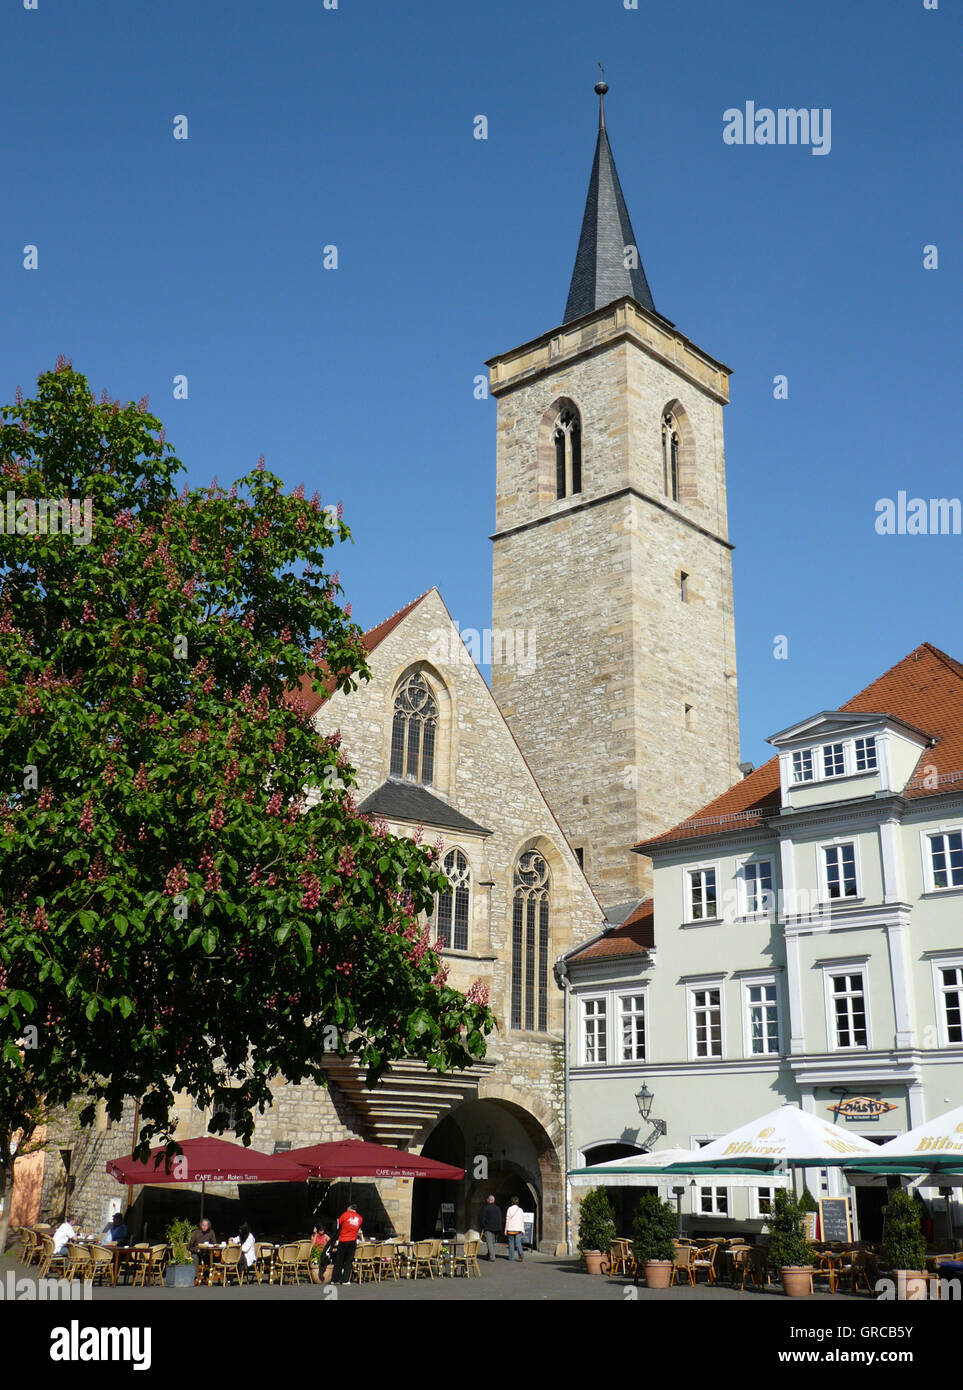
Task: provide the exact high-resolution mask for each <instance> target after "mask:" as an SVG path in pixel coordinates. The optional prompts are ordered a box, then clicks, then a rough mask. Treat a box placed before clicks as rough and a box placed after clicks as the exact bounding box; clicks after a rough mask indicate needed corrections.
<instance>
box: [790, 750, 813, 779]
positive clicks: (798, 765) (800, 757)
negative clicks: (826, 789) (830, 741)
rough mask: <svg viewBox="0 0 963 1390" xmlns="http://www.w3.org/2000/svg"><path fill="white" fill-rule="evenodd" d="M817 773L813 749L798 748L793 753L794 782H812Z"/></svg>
mask: <svg viewBox="0 0 963 1390" xmlns="http://www.w3.org/2000/svg"><path fill="white" fill-rule="evenodd" d="M815 777H816V774H815V771H814V770H813V750H812V749H811V748H797V749H796V750H795V752H794V753H793V755H792V780H793V782H794V783H799V782H812V781H814V780H815Z"/></svg>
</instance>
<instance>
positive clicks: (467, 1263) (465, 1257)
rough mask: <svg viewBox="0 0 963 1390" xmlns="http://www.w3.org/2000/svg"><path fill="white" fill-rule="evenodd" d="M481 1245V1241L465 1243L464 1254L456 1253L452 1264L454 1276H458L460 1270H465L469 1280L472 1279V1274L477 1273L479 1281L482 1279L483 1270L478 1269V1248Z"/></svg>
mask: <svg viewBox="0 0 963 1390" xmlns="http://www.w3.org/2000/svg"><path fill="white" fill-rule="evenodd" d="M480 1244H481V1241H480V1239H475V1240H466V1241H465V1249H464V1254H462V1255H459V1254H457V1253H456V1255H455V1258H454V1261H453V1263H452V1270H451V1272H452V1274H457V1273H458V1271H459V1269H464V1271H465V1277H466V1278H467V1279H470V1278H471V1276H472V1273H475V1274H476V1275H477V1276H478V1278H479V1279H480V1278H481V1270H480V1269H479V1268H478V1247H479V1245H480Z"/></svg>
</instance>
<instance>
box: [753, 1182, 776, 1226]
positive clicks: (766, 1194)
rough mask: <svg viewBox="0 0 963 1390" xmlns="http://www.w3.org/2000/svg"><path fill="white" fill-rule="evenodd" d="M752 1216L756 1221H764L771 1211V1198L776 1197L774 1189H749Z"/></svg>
mask: <svg viewBox="0 0 963 1390" xmlns="http://www.w3.org/2000/svg"><path fill="white" fill-rule="evenodd" d="M749 1192H750V1194H751V1207H752V1215H753V1217H754V1218H755V1219H756V1220H757V1221H765V1219H766V1217H767V1216H768V1215H769V1214H770V1212H771V1211H772V1203H773V1198H774V1197H775V1195H776V1189H775V1188H774V1187H751V1188H750V1189H749Z"/></svg>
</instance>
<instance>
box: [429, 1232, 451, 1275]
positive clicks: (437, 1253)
mask: <svg viewBox="0 0 963 1390" xmlns="http://www.w3.org/2000/svg"><path fill="white" fill-rule="evenodd" d="M429 1258H430V1259H431V1262H432V1264H433V1265H434V1266H435V1269H436V1270H437V1272H438V1273H439V1274H446V1273H447V1272H448V1271H447V1269H446V1266H447V1264H448V1258H449V1257H448V1251H447V1249H446V1248H445V1242H444V1241H443V1240H442V1239H441V1237H440V1236H436V1237H435V1239H434V1240H433V1241H432V1242H431V1255H430V1257H429Z"/></svg>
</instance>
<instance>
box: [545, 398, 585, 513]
mask: <svg viewBox="0 0 963 1390" xmlns="http://www.w3.org/2000/svg"><path fill="white" fill-rule="evenodd" d="M552 439H553V440H554V443H555V496H556V497H571V496H572V495H573V494H574V493H576V492H581V491H582V424H581V421H580V420H579V417H578V411H577V410H574V409H573V408H572V407H571V406H566V407H565V409H564V410H562V411H560V413H559V417H558V420H557V421H556V424H555V429H554V430H553V432H552Z"/></svg>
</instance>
